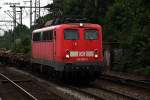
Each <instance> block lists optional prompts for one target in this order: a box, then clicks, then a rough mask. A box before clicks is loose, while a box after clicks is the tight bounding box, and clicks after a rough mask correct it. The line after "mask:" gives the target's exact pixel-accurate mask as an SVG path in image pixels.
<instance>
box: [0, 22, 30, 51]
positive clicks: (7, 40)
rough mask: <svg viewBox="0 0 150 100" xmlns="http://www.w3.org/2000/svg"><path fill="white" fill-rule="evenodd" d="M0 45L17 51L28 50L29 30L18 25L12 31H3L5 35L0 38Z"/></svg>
mask: <svg viewBox="0 0 150 100" xmlns="http://www.w3.org/2000/svg"><path fill="white" fill-rule="evenodd" d="M0 47H1V48H7V49H11V50H13V51H14V52H18V53H28V52H30V50H31V31H30V30H29V28H27V27H26V26H24V25H18V26H17V27H15V29H14V30H13V31H8V32H5V35H4V36H3V37H1V39H0Z"/></svg>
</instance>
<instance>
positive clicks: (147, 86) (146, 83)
mask: <svg viewBox="0 0 150 100" xmlns="http://www.w3.org/2000/svg"><path fill="white" fill-rule="evenodd" d="M100 79H104V80H109V81H112V82H116V83H121V84H125V85H129V86H135V87H138V88H144V89H149V90H150V82H149V81H146V80H131V79H125V78H121V77H117V76H112V75H107V74H103V75H101V76H100Z"/></svg>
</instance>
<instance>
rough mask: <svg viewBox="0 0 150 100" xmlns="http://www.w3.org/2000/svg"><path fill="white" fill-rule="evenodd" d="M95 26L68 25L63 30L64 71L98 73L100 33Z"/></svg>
mask: <svg viewBox="0 0 150 100" xmlns="http://www.w3.org/2000/svg"><path fill="white" fill-rule="evenodd" d="M101 31H102V30H101V27H100V26H99V25H97V24H77V25H70V26H68V27H65V28H64V29H63V38H64V40H63V51H64V54H63V58H64V59H63V60H64V63H65V67H64V68H65V71H81V70H82V71H91V72H99V71H100V69H101V63H102V32H101Z"/></svg>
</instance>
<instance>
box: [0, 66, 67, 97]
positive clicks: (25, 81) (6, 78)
mask: <svg viewBox="0 0 150 100" xmlns="http://www.w3.org/2000/svg"><path fill="white" fill-rule="evenodd" d="M0 83H1V84H0V90H1V91H0V97H1V99H2V100H60V99H61V100H64V99H63V98H62V97H60V96H59V95H57V94H55V93H53V92H52V91H50V90H49V89H47V88H46V87H44V86H42V85H40V84H41V83H39V82H37V81H35V80H33V79H32V77H29V76H27V75H24V74H21V73H16V72H14V71H10V70H8V69H6V68H5V69H3V68H0ZM5 85H6V86H5ZM6 92H7V93H6ZM4 93H5V94H4ZM11 94H13V96H12V95H11Z"/></svg>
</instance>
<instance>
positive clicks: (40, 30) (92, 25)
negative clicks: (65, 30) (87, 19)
mask: <svg viewBox="0 0 150 100" xmlns="http://www.w3.org/2000/svg"><path fill="white" fill-rule="evenodd" d="M79 24H80V23H69V24H68V23H67V24H60V25H55V26H49V27H43V28H40V29H36V30H34V31H33V33H38V32H44V31H47V30H53V29H55V28H58V27H60V26H62V25H72V26H79ZM83 24H84V25H85V26H87V27H99V26H100V25H98V24H92V23H83Z"/></svg>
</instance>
